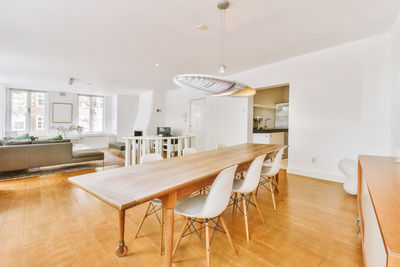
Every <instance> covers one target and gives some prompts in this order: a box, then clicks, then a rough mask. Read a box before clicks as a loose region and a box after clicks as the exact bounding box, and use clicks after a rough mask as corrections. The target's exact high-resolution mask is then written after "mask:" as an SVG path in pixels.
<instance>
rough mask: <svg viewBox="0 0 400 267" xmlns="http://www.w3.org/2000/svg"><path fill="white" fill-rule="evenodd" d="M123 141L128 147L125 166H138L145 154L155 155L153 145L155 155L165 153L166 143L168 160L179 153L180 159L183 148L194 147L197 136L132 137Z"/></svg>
mask: <svg viewBox="0 0 400 267" xmlns="http://www.w3.org/2000/svg"><path fill="white" fill-rule="evenodd" d="M123 139H125V145H126V150H125V151H126V155H125V166H130V165H136V163H137V162H139V163H140V158H141V157H142V155H143V154H147V153H153V152H152V149H153V147H152V143H154V153H157V154H160V155H162V154H163V151H164V144H165V143H166V145H167V147H166V149H165V152H166V154H167V158H170V157H171V153H172V152H177V156H178V157H179V156H181V155H182V150H183V148H188V147H190V146H193V144H194V142H193V140H194V139H195V136H194V135H183V136H168V137H163V136H131V137H124V138H123ZM172 140H177V144H174V145H173V144H172ZM136 143H137V144H136ZM182 145H183V147H182ZM130 147H132V149H130ZM136 159H138V160H136Z"/></svg>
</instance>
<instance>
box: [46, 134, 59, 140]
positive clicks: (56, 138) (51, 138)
mask: <svg viewBox="0 0 400 267" xmlns="http://www.w3.org/2000/svg"><path fill="white" fill-rule="evenodd" d="M47 140H50V141H53V140H63V137H62V136H61V135H60V134H59V135H57V136H54V137H50V138H49V139H47Z"/></svg>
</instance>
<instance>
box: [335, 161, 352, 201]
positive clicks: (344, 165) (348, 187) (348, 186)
mask: <svg viewBox="0 0 400 267" xmlns="http://www.w3.org/2000/svg"><path fill="white" fill-rule="evenodd" d="M356 166H357V162H356V161H355V160H352V159H342V160H340V161H339V163H338V168H339V169H340V170H341V171H342V173H343V174H344V175H345V176H346V179H345V181H344V184H343V188H344V190H345V191H346V192H347V193H349V194H350V195H357V177H356V169H357V168H356Z"/></svg>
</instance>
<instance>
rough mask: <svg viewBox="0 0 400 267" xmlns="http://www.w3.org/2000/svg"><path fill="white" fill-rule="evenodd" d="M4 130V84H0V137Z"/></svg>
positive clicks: (3, 134)
mask: <svg viewBox="0 0 400 267" xmlns="http://www.w3.org/2000/svg"><path fill="white" fill-rule="evenodd" d="M5 131H6V86H5V85H2V84H0V138H3V137H4V136H5Z"/></svg>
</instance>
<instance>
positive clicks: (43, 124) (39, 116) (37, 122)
mask: <svg viewBox="0 0 400 267" xmlns="http://www.w3.org/2000/svg"><path fill="white" fill-rule="evenodd" d="M39 118H41V119H42V120H41V123H42V127H40V128H39ZM44 120H45V118H44V116H43V115H36V130H41V131H45V130H46V127H45V125H46V124H45V121H44Z"/></svg>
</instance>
